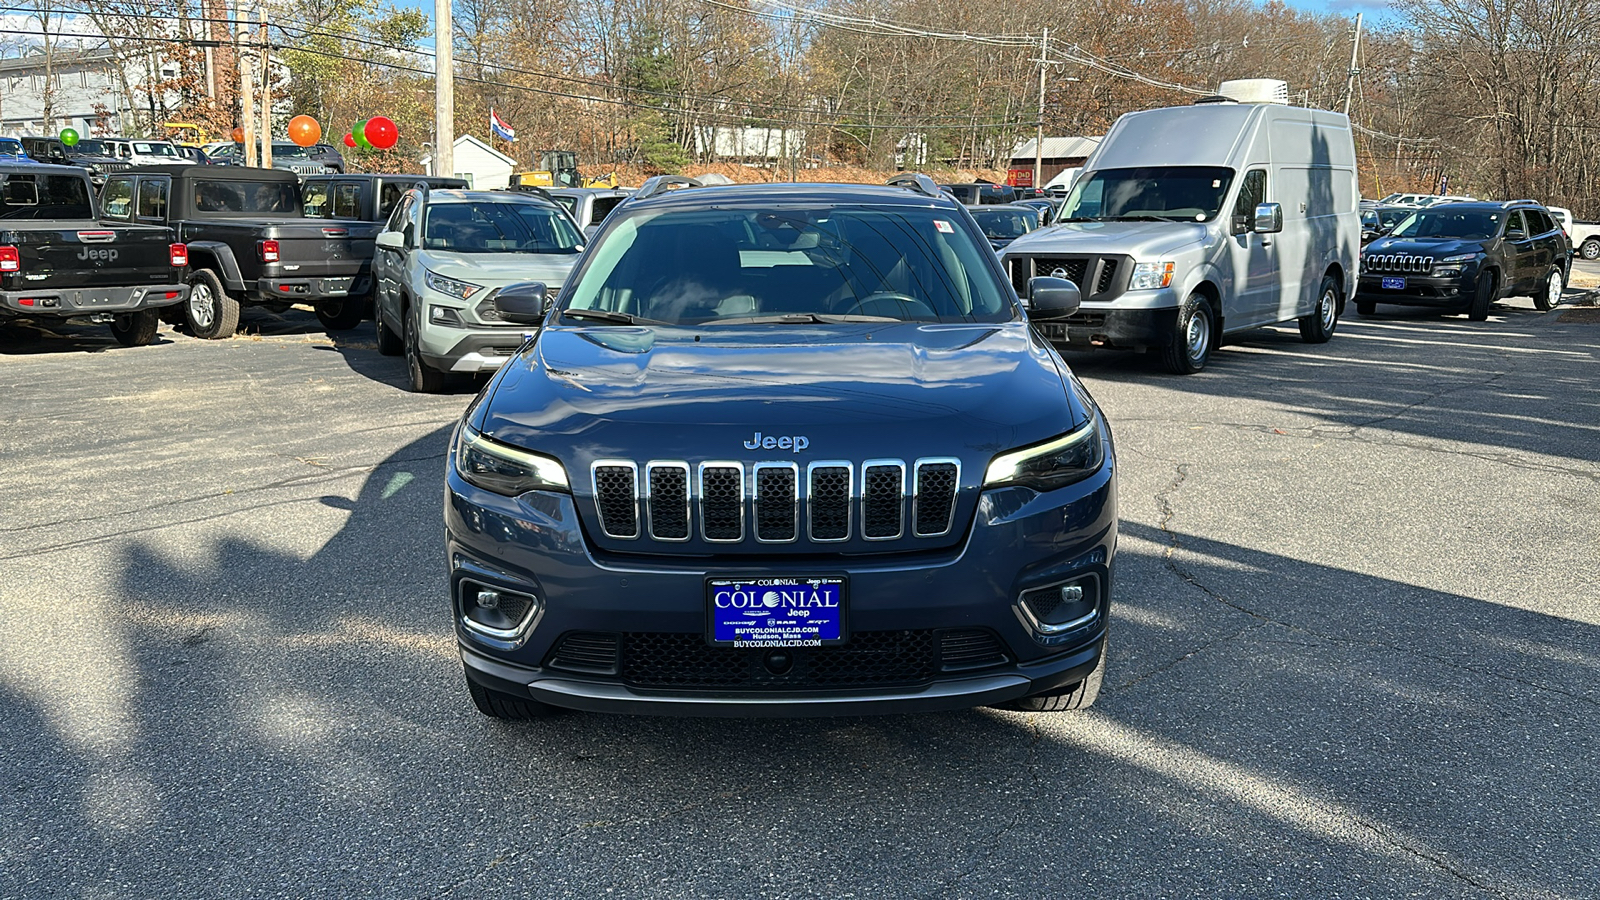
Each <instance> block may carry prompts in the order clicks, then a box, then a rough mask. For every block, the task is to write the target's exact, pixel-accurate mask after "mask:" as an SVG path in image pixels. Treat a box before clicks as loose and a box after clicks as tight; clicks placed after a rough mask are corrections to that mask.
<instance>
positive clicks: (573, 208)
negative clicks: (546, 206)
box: [550, 194, 578, 218]
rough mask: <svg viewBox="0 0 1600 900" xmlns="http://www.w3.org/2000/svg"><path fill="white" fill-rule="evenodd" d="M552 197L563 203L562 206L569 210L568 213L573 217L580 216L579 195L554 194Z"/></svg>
mask: <svg viewBox="0 0 1600 900" xmlns="http://www.w3.org/2000/svg"><path fill="white" fill-rule="evenodd" d="M550 199H552V200H554V201H556V202H557V203H559V204H561V208H562V209H564V210H566V211H567V215H569V216H572V217H573V218H577V217H578V198H577V197H569V196H567V195H566V194H552V195H550Z"/></svg>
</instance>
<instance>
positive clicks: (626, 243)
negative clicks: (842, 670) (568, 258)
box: [565, 205, 1016, 325]
mask: <svg viewBox="0 0 1600 900" xmlns="http://www.w3.org/2000/svg"><path fill="white" fill-rule="evenodd" d="M618 215H625V213H623V212H619V213H618ZM589 259H590V261H589V263H588V265H586V266H584V268H583V271H582V273H581V274H580V275H579V276H578V280H577V282H576V284H575V287H574V288H573V290H572V292H571V294H570V295H569V299H568V302H567V305H566V307H565V308H566V309H567V310H568V311H575V310H595V311H601V312H602V313H608V314H611V315H613V316H616V317H617V319H618V320H619V321H627V318H628V317H638V318H639V319H641V320H645V321H649V322H652V323H658V324H673V325H683V324H723V323H726V324H739V323H745V324H770V323H784V322H794V321H796V320H797V319H798V320H800V321H806V322H815V321H816V318H815V317H818V316H871V317H876V318H889V319H895V320H911V321H927V322H973V321H978V322H1004V321H1010V320H1012V319H1014V318H1015V317H1016V309H1015V307H1014V305H1013V301H1012V300H1011V297H1010V293H1009V292H1008V291H1007V290H1006V288H1005V285H1004V283H1003V282H1002V281H1001V279H1000V278H999V277H998V276H997V275H996V274H995V273H994V270H993V260H994V251H993V250H991V249H990V248H989V246H988V245H987V244H981V243H978V242H977V241H975V240H974V239H973V237H972V234H971V232H970V231H968V230H967V229H966V228H965V227H964V226H963V224H962V223H961V222H960V221H958V220H956V219H955V218H954V217H953V216H952V214H951V213H950V212H949V211H945V210H939V209H929V208H916V207H909V206H907V207H894V208H888V209H885V208H883V207H881V206H880V207H857V206H832V205H817V206H781V207H777V208H773V207H770V206H768V207H763V208H760V209H748V208H738V207H734V208H723V209H710V210H684V211H667V212H649V211H646V212H638V213H634V214H633V215H628V216H627V217H626V218H624V219H623V220H622V221H620V222H618V223H616V224H615V225H613V226H612V227H611V228H610V229H609V230H608V232H607V234H606V237H605V239H604V240H603V241H602V242H601V243H600V244H599V245H598V246H597V247H595V249H594V251H593V252H592V254H591V256H590V258H589ZM618 314H621V315H618ZM570 318H572V319H575V320H580V321H582V320H588V319H599V318H600V314H597V313H595V312H591V313H589V314H588V315H587V316H584V317H583V319H579V317H578V316H571V317H570ZM762 320H765V321H762Z"/></svg>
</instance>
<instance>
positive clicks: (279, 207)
mask: <svg viewBox="0 0 1600 900" xmlns="http://www.w3.org/2000/svg"><path fill="white" fill-rule="evenodd" d="M100 200H101V206H102V210H101V215H102V218H103V219H104V220H105V221H108V222H119V223H120V222H128V223H149V224H154V225H170V226H172V228H174V229H175V230H176V232H177V234H178V239H179V240H180V241H184V242H186V243H187V244H188V247H189V258H190V266H191V267H192V270H193V271H192V274H191V275H190V277H189V284H190V286H191V288H192V290H191V291H190V293H189V302H188V303H186V304H185V305H184V318H185V320H186V321H187V323H188V327H189V331H190V333H192V334H193V335H194V336H195V337H201V338H225V337H228V336H230V335H232V334H233V332H234V330H235V329H237V328H238V326H239V312H240V309H241V308H242V307H244V306H263V307H269V308H274V309H284V308H287V307H288V306H289V305H290V304H295V303H304V304H309V305H310V306H311V307H312V308H313V309H314V310H316V313H317V319H318V320H319V321H321V322H322V325H323V327H325V328H327V329H328V330H329V331H343V330H348V329H351V328H355V327H356V326H357V325H360V324H361V322H362V320H363V319H364V318H366V317H367V315H368V312H369V310H370V309H371V294H372V253H373V243H372V241H373V238H374V237H375V236H376V235H377V233H378V230H379V228H380V227H381V226H379V225H378V224H377V223H375V222H362V221H354V220H348V221H337V222H334V221H330V220H328V219H314V218H307V217H306V216H305V210H304V207H303V206H302V204H301V198H300V184H299V179H297V178H296V177H295V176H294V174H293V173H292V172H285V171H282V170H278V169H250V168H244V167H235V166H201V165H178V166H143V167H140V168H135V169H130V170H129V171H127V172H123V173H119V174H117V175H114V176H112V177H110V178H108V179H107V180H106V186H105V190H104V191H103V192H102V193H101V197H100Z"/></svg>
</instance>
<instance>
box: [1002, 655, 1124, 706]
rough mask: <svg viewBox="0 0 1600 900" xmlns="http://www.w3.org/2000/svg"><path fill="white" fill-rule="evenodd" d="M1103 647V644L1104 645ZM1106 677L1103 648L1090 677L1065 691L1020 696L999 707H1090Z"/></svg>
mask: <svg viewBox="0 0 1600 900" xmlns="http://www.w3.org/2000/svg"><path fill="white" fill-rule="evenodd" d="M1102 647H1103V645H1102ZM1105 678H1106V656H1105V651H1104V650H1103V649H1102V650H1101V653H1100V662H1099V663H1098V664H1096V665H1095V667H1094V671H1093V672H1090V673H1089V677H1088V678H1085V679H1084V680H1082V681H1080V682H1078V683H1077V684H1075V685H1073V686H1072V687H1069V688H1067V689H1066V690H1064V691H1054V692H1052V693H1049V694H1035V695H1033V696H1032V697H1019V698H1017V699H1016V700H1010V701H1007V702H1005V703H1002V704H999V706H998V707H997V708H999V709H1009V710H1012V711H1014V712H1064V711H1066V710H1069V709H1088V708H1089V707H1091V706H1093V705H1094V701H1095V700H1096V699H1098V698H1099V696H1100V685H1101V684H1102V683H1104V682H1105Z"/></svg>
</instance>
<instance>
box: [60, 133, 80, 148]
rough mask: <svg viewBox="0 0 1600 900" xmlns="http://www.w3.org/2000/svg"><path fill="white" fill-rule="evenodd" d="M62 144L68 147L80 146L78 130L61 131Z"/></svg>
mask: <svg viewBox="0 0 1600 900" xmlns="http://www.w3.org/2000/svg"><path fill="white" fill-rule="evenodd" d="M61 143H63V144H66V145H67V146H68V147H76V146H78V132H77V130H76V129H73V128H63V129H61Z"/></svg>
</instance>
